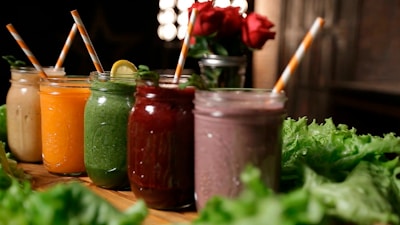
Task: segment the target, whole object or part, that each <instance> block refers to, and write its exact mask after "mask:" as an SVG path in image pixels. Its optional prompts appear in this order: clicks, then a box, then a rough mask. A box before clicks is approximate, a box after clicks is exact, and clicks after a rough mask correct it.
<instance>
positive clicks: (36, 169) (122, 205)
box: [18, 163, 197, 225]
mask: <svg viewBox="0 0 400 225" xmlns="http://www.w3.org/2000/svg"><path fill="white" fill-rule="evenodd" d="M18 165H19V166H20V167H21V168H22V169H24V171H25V172H26V173H27V174H30V175H31V176H32V178H33V179H32V187H33V189H35V190H45V189H46V188H49V187H51V186H52V185H55V184H58V183H63V182H68V181H80V182H82V183H83V184H84V185H86V186H87V187H89V188H90V189H91V190H92V191H94V192H95V193H96V194H98V195H99V196H101V197H103V198H104V199H106V200H107V201H109V202H110V203H111V204H113V205H114V206H115V207H116V208H118V209H120V210H122V211H123V210H126V209H127V208H129V207H130V206H132V205H133V204H135V202H136V201H137V198H136V197H135V195H134V194H133V192H131V191H114V190H107V189H103V188H100V187H97V186H95V185H94V184H93V183H92V182H91V180H90V179H89V177H87V176H83V177H68V176H57V175H53V174H50V173H49V172H47V170H46V169H45V168H44V167H43V165H42V164H31V163H19V164H18ZM196 217H197V212H196V211H195V210H194V209H188V210H186V211H182V212H174V211H162V210H155V209H149V215H148V216H147V218H146V219H145V221H144V222H143V225H160V224H174V223H189V222H191V221H192V220H194V219H195V218H196Z"/></svg>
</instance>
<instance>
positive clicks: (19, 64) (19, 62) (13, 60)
mask: <svg viewBox="0 0 400 225" xmlns="http://www.w3.org/2000/svg"><path fill="white" fill-rule="evenodd" d="M2 58H3V59H4V60H6V61H7V62H8V64H10V66H11V67H22V66H26V63H25V62H24V61H22V60H18V59H17V58H15V57H14V56H12V55H5V56H2Z"/></svg>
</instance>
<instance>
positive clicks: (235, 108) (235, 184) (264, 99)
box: [194, 88, 286, 209]
mask: <svg viewBox="0 0 400 225" xmlns="http://www.w3.org/2000/svg"><path fill="white" fill-rule="evenodd" d="M285 102H286V97H285V94H284V93H279V94H275V93H272V92H271V90H261V89H243V88H242V89H240V88H236V89H235V88H231V89H228V88H225V89H224V88H215V89H212V90H211V91H201V90H198V91H196V95H195V100H194V103H195V110H194V116H195V131H194V135H195V193H196V206H197V209H202V208H203V207H204V205H205V204H206V202H207V201H208V200H209V199H210V198H211V197H213V196H216V195H219V196H225V197H229V198H234V197H237V196H238V194H239V193H240V192H241V190H242V184H241V181H240V174H241V173H242V172H243V170H244V168H245V166H247V165H248V164H252V165H253V166H255V167H257V168H259V169H260V171H261V173H262V175H261V177H262V179H263V180H264V182H265V184H266V185H267V186H269V187H270V188H272V189H274V190H277V189H278V186H279V176H280V165H281V127H282V124H283V120H284V118H285V116H286V110H285Z"/></svg>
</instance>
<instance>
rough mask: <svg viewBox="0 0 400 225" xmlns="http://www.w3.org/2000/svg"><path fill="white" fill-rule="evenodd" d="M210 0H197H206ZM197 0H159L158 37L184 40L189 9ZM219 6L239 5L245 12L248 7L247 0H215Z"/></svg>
mask: <svg viewBox="0 0 400 225" xmlns="http://www.w3.org/2000/svg"><path fill="white" fill-rule="evenodd" d="M206 1H208V0H197V2H206ZM194 2H196V1H195V0H159V7H160V10H159V13H158V15H157V20H158V23H159V24H160V25H159V27H158V30H157V34H158V37H159V38H160V39H161V40H164V41H174V40H176V39H178V40H183V39H184V38H185V35H186V29H187V23H188V22H189V16H188V11H187V9H188V8H189V7H190V6H191V5H192V4H193V3H194ZM214 4H215V5H216V6H218V7H227V6H237V7H240V12H241V13H245V12H247V9H248V3H247V0H215V1H214Z"/></svg>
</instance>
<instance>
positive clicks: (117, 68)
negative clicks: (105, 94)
mask: <svg viewBox="0 0 400 225" xmlns="http://www.w3.org/2000/svg"><path fill="white" fill-rule="evenodd" d="M137 70H138V69H137V68H136V66H135V64H133V63H132V62H130V61H129V60H126V59H120V60H118V61H116V62H115V63H114V64H113V65H112V67H111V71H110V75H111V76H112V77H135V73H136V72H137Z"/></svg>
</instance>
